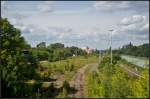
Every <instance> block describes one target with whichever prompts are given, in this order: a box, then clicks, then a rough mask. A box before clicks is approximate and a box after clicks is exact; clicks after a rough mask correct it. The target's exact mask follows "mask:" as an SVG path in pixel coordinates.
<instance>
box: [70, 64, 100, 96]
mask: <svg viewBox="0 0 150 99" xmlns="http://www.w3.org/2000/svg"><path fill="white" fill-rule="evenodd" d="M89 66H90V67H89ZM97 66H98V65H97V64H95V63H92V64H87V65H85V66H84V67H82V68H80V69H79V70H78V71H77V73H76V74H75V75H74V77H73V79H72V80H71V81H70V86H71V87H74V88H75V89H77V92H76V93H75V94H73V95H72V97H75V98H86V95H85V93H84V92H85V71H86V70H87V68H88V67H89V68H90V69H91V70H96V67H97Z"/></svg>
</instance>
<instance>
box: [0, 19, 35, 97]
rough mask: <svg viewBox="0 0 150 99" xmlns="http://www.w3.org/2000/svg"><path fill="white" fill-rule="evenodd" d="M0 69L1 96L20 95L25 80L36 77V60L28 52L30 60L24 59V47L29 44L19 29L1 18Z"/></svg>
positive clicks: (26, 47) (23, 88)
mask: <svg viewBox="0 0 150 99" xmlns="http://www.w3.org/2000/svg"><path fill="white" fill-rule="evenodd" d="M0 25H1V48H0V50H1V52H0V54H1V56H0V60H1V71H2V78H1V80H2V89H3V91H2V96H3V97H5V96H10V97H12V96H17V95H19V96H22V93H23V92H22V91H21V90H26V88H25V87H24V84H23V83H22V84H18V83H17V82H18V81H25V80H28V79H33V78H35V77H36V72H35V67H36V66H35V65H36V61H35V60H34V59H33V57H32V54H30V60H27V59H26V54H24V53H23V51H24V49H28V48H29V46H28V44H27V43H26V41H25V40H24V38H23V37H21V34H20V31H19V30H18V29H16V28H14V27H13V26H12V25H11V24H10V23H9V22H8V21H7V19H1V21H0Z"/></svg>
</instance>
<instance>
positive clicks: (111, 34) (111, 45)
mask: <svg viewBox="0 0 150 99" xmlns="http://www.w3.org/2000/svg"><path fill="white" fill-rule="evenodd" d="M109 31H110V33H111V34H110V50H111V52H110V56H111V60H110V64H112V32H113V29H112V30H109Z"/></svg>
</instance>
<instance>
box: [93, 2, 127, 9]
mask: <svg viewBox="0 0 150 99" xmlns="http://www.w3.org/2000/svg"><path fill="white" fill-rule="evenodd" d="M129 6H130V2H129V1H113V2H111V1H97V2H95V3H94V7H95V8H96V9H97V10H105V11H108V10H114V9H124V8H128V7H129Z"/></svg>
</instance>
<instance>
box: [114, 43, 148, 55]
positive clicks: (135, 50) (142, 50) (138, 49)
mask: <svg viewBox="0 0 150 99" xmlns="http://www.w3.org/2000/svg"><path fill="white" fill-rule="evenodd" d="M113 52H114V53H117V54H126V55H132V56H139V57H149V52H150V50H149V43H145V44H143V45H139V46H134V45H133V44H132V43H131V42H130V43H129V44H126V45H124V46H123V47H122V48H120V49H117V50H113Z"/></svg>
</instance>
